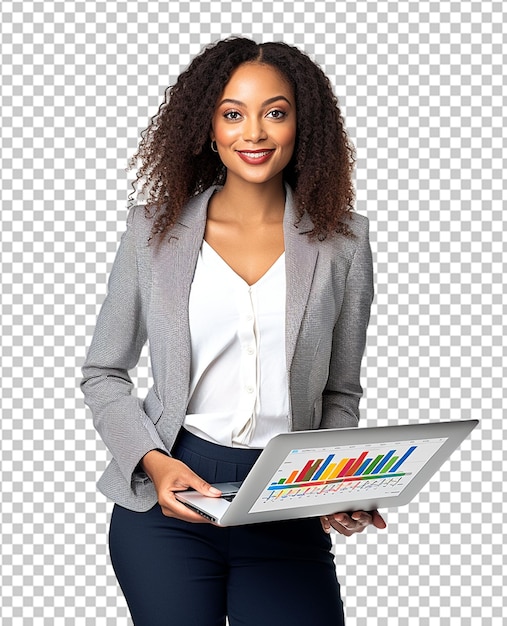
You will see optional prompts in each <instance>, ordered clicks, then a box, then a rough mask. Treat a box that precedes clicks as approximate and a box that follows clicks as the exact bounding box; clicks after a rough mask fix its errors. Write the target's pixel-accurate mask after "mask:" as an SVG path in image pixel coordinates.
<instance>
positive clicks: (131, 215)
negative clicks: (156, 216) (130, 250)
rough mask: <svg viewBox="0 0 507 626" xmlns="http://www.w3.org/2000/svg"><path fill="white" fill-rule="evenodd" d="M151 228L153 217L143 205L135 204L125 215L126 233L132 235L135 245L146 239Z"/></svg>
mask: <svg viewBox="0 0 507 626" xmlns="http://www.w3.org/2000/svg"><path fill="white" fill-rule="evenodd" d="M152 227H153V215H151V214H150V211H149V210H148V209H147V207H146V206H145V205H144V204H137V205H136V206H133V207H131V208H130V209H129V212H128V215H127V231H129V232H131V233H132V236H133V237H134V238H135V240H136V242H137V243H140V242H142V241H144V242H145V243H146V244H147V243H148V239H149V237H150V234H151V229H152Z"/></svg>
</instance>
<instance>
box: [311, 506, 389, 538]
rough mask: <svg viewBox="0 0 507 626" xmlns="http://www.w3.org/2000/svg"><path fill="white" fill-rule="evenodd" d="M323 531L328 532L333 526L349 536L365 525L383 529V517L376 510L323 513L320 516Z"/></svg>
mask: <svg viewBox="0 0 507 626" xmlns="http://www.w3.org/2000/svg"><path fill="white" fill-rule="evenodd" d="M320 522H321V524H322V528H323V529H324V532H326V533H330V532H331V528H334V529H335V530H336V531H338V532H339V533H340V534H341V535H345V536H346V537H350V536H351V535H353V534H354V533H361V532H363V530H364V529H365V528H366V527H367V526H370V525H371V526H375V528H380V529H383V528H385V527H386V525H387V524H386V523H385V521H384V518H383V517H382V516H381V515H380V513H379V512H378V511H370V512H369V513H366V512H365V511H356V512H355V513H352V514H351V515H348V514H347V513H335V514H333V515H323V516H322V517H321V518H320Z"/></svg>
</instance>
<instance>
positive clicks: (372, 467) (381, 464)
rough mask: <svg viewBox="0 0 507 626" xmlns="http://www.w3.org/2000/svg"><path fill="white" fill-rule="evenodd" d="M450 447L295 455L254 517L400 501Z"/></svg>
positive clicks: (421, 443)
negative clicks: (352, 503) (315, 506)
mask: <svg viewBox="0 0 507 626" xmlns="http://www.w3.org/2000/svg"><path fill="white" fill-rule="evenodd" d="M446 441H447V437H441V438H434V439H415V440H410V441H392V442H384V443H381V444H367V445H364V444H360V445H358V444H352V445H344V446H333V447H321V448H305V449H301V450H298V449H296V450H291V451H290V452H289V454H288V455H287V457H286V458H285V460H284V461H283V463H282V464H281V465H280V467H279V468H278V470H277V471H276V472H275V473H274V475H273V477H272V479H271V480H270V481H269V483H268V484H267V485H266V487H265V488H264V489H263V491H262V492H261V495H260V496H259V498H258V499H257V500H256V501H255V503H254V505H253V506H252V508H251V509H250V511H249V512H250V513H259V512H263V511H277V510H280V509H287V508H297V507H301V506H307V505H309V504H327V503H337V504H339V503H340V502H350V501H351V500H364V499H368V498H384V497H391V496H397V495H399V494H400V493H401V492H402V491H403V490H404V489H405V487H406V486H407V485H408V484H409V483H410V481H411V480H412V479H413V478H414V477H415V475H416V474H417V473H418V472H419V471H420V470H421V469H422V468H423V467H424V466H425V465H426V463H428V461H429V460H430V459H431V458H432V457H433V456H434V455H435V453H436V452H437V451H438V450H439V449H440V448H441V447H442V446H443V445H444V444H445V442H446Z"/></svg>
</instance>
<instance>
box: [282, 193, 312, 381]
mask: <svg viewBox="0 0 507 626" xmlns="http://www.w3.org/2000/svg"><path fill="white" fill-rule="evenodd" d="M296 219H297V218H296V213H295V208H294V198H293V195H292V190H291V189H290V187H288V186H286V201H285V215H284V224H283V227H284V237H285V271H286V281H287V287H286V288H287V296H286V302H287V311H286V328H285V341H286V344H285V348H286V358H287V371H288V372H290V370H291V365H292V359H293V358H294V351H295V349H296V342H297V338H298V335H299V329H300V327H301V322H302V319H303V315H304V312H305V309H306V303H307V301H308V297H309V295H310V289H311V286H312V282H313V275H314V272H315V266H316V264H317V257H318V254H319V253H318V247H317V246H316V245H315V243H313V242H311V241H310V240H309V239H308V234H307V233H308V232H309V231H311V230H312V228H313V225H312V223H311V220H310V218H309V217H308V215H306V214H305V215H303V218H302V219H301V221H300V222H299V224H298V225H297V226H294V223H295V221H296Z"/></svg>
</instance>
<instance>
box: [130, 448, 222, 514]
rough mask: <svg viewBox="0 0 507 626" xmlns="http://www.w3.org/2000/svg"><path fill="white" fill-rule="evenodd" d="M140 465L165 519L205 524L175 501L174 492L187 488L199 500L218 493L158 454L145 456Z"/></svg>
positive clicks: (197, 477) (175, 462)
mask: <svg viewBox="0 0 507 626" xmlns="http://www.w3.org/2000/svg"><path fill="white" fill-rule="evenodd" d="M141 465H142V467H143V469H144V471H145V472H146V473H147V474H148V476H149V477H150V479H151V481H152V482H153V485H154V486H155V489H156V491H157V496H158V503H159V504H160V508H161V509H162V513H163V514H164V515H165V516H167V517H176V518H178V519H181V520H184V521H186V522H197V523H199V522H201V523H205V522H207V520H206V519H205V518H204V517H202V516H201V515H199V514H198V513H195V512H194V511H192V510H191V509H189V508H188V507H187V506H185V505H184V504H182V503H181V502H179V501H178V500H176V497H175V495H174V492H175V491H185V490H186V489H190V488H191V489H195V490H196V491H198V492H199V493H201V494H202V495H203V496H208V497H211V498H216V497H218V496H220V495H221V491H219V490H218V489H215V487H212V486H211V485H209V484H208V483H207V482H206V481H205V480H203V479H202V478H200V477H199V476H198V475H197V474H196V473H195V472H193V471H192V470H191V469H190V468H189V467H188V466H187V465H185V463H182V462H181V461H178V459H174V458H172V457H170V456H167V455H165V454H163V453H162V452H159V451H158V450H151V451H150V452H148V453H147V454H145V455H144V457H143V459H142V461H141Z"/></svg>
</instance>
